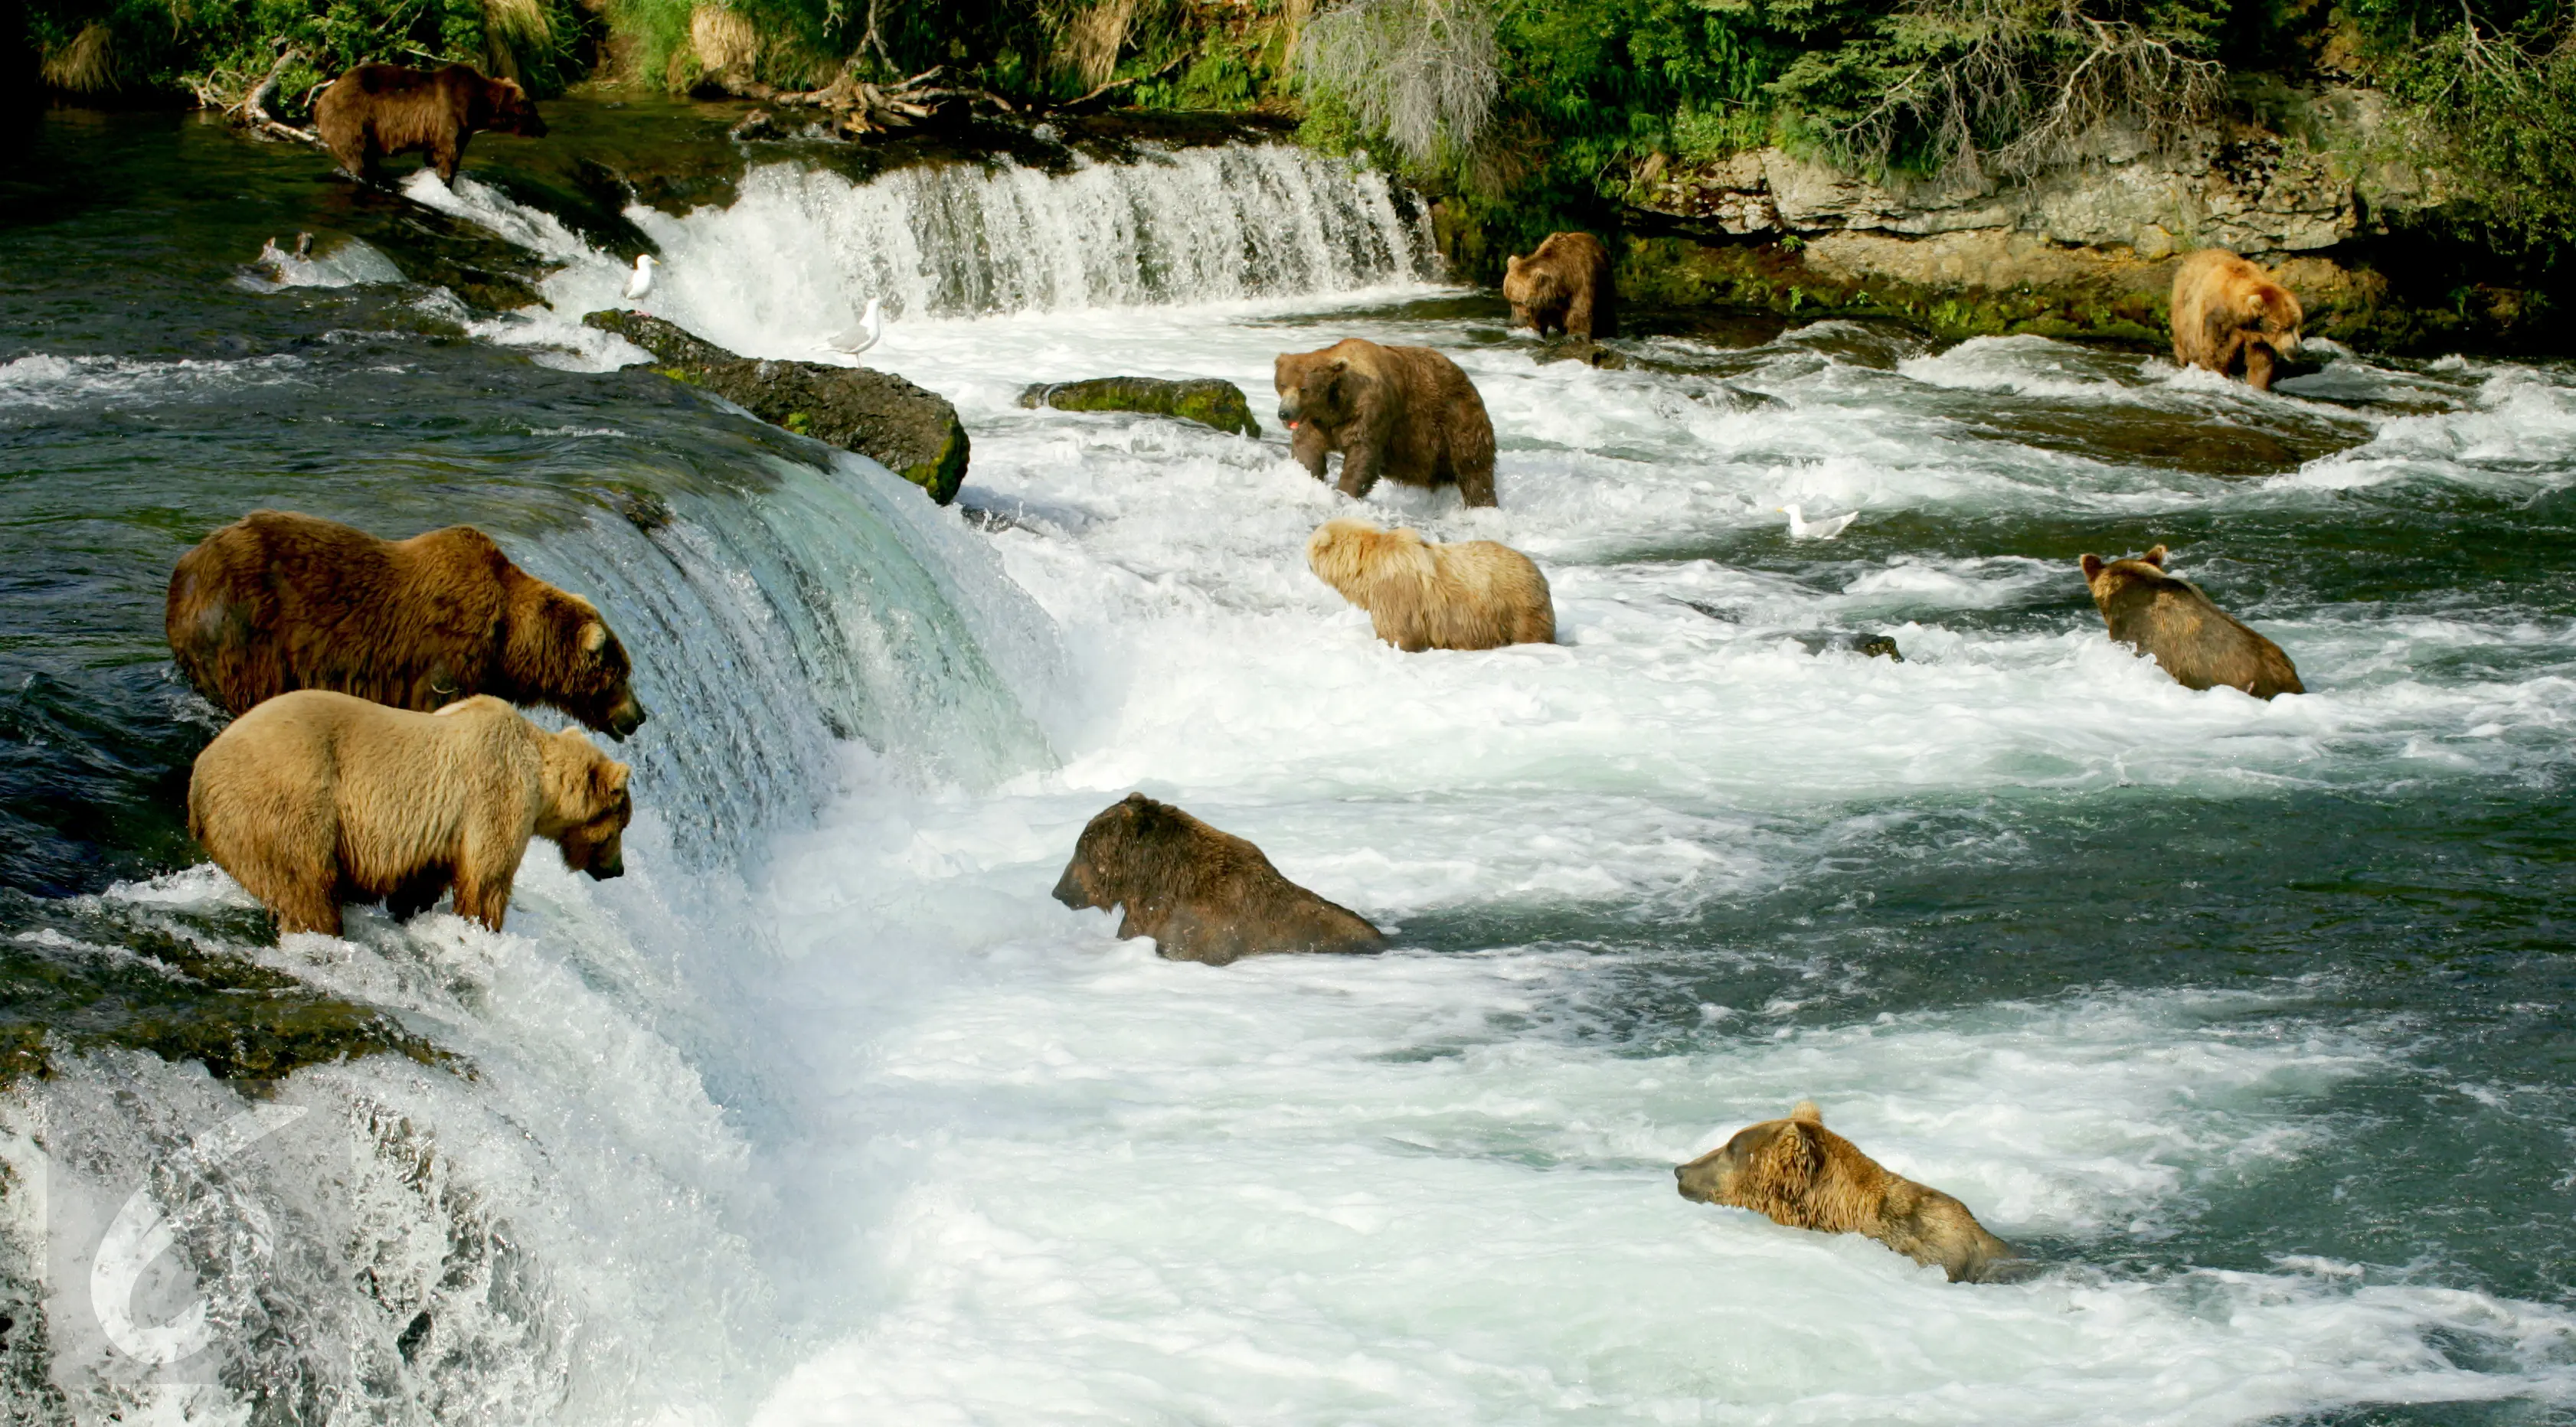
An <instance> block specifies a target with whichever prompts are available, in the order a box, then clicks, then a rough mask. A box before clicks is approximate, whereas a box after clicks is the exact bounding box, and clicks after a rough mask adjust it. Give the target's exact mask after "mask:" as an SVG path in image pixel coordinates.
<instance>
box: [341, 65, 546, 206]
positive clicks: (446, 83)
mask: <svg viewBox="0 0 2576 1427" xmlns="http://www.w3.org/2000/svg"><path fill="white" fill-rule="evenodd" d="M313 129H314V132H316V133H318V134H320V135H321V136H322V143H323V146H324V147H325V148H328V149H329V150H330V151H331V156H332V157H333V158H335V159H338V160H339V161H340V167H342V168H344V169H347V170H348V171H349V174H350V176H351V177H354V178H361V179H370V180H372V179H374V178H376V177H377V162H376V161H377V160H379V159H381V158H384V157H386V156H387V155H390V154H401V153H410V152H413V151H415V150H417V151H420V152H423V153H426V154H428V155H429V163H430V166H431V167H432V168H435V169H437V170H438V176H439V178H440V179H441V180H442V181H444V182H446V183H449V184H453V183H455V182H456V166H457V164H458V163H460V162H462V161H463V160H464V157H465V141H466V140H467V139H469V138H472V137H473V136H474V135H475V133H477V132H478V131H486V132H490V133H495V134H520V135H524V136H525V137H528V138H531V139H537V138H543V137H545V132H546V121H545V120H543V119H541V118H539V117H537V106H536V105H535V104H533V103H531V102H530V101H529V99H528V94H527V91H526V90H524V89H521V88H520V87H519V82H518V81H517V80H515V79H487V78H485V77H484V76H483V75H482V74H481V73H480V72H479V71H477V70H475V69H474V68H473V67H471V66H469V65H462V64H451V65H448V66H446V67H444V68H441V69H429V70H422V69H406V68H404V67H403V66H401V65H395V64H362V65H358V66H356V67H354V68H352V69H350V70H348V71H347V72H346V73H344V74H342V75H341V76H340V77H339V78H338V79H335V80H333V81H331V87H330V88H328V89H325V90H323V91H322V97H321V98H319V99H317V100H315V101H313Z"/></svg>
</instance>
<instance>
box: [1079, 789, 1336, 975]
mask: <svg viewBox="0 0 2576 1427" xmlns="http://www.w3.org/2000/svg"><path fill="white" fill-rule="evenodd" d="M1055 899H1056V900H1057V901H1059V902H1062V903H1064V904H1065V905H1066V906H1068V907H1073V908H1076V909H1081V908H1086V907H1098V908H1102V909H1104V910H1105V909H1107V908H1110V907H1118V906H1123V907H1125V908H1126V912H1125V914H1124V915H1123V916H1122V917H1121V918H1120V920H1119V923H1118V935H1120V936H1121V937H1138V936H1149V937H1152V938H1153V939H1154V950H1155V951H1156V952H1157V953H1159V954H1160V955H1162V956H1163V957H1165V958H1166V959H1168V960H1172V961H1204V962H1206V963H1208V964H1209V965H1211V966H1223V965H1225V964H1226V963H1227V962H1229V961H1235V960H1238V959H1240V958H1243V957H1246V956H1261V955H1266V954H1270V953H1274V952H1294V951H1327V952H1355V951H1375V950H1377V949H1378V947H1379V946H1380V945H1381V944H1383V943H1384V941H1385V937H1384V936H1383V935H1381V934H1380V933H1379V931H1378V929H1377V928H1376V927H1373V926H1371V925H1369V924H1368V922H1367V921H1366V920H1365V919H1363V918H1362V917H1361V916H1360V915H1359V914H1358V913H1357V912H1354V911H1352V910H1350V909H1349V908H1348V907H1343V906H1337V905H1335V904H1334V903H1331V902H1327V901H1325V900H1324V899H1323V898H1321V897H1318V896H1316V895H1315V894H1314V893H1312V892H1309V891H1307V890H1306V889H1305V888H1303V887H1300V886H1298V885H1297V884H1296V883H1294V882H1291V881H1289V880H1288V879H1287V878H1285V877H1282V876H1280V875H1279V869H1278V868H1276V867H1273V866H1271V865H1270V859H1269V858H1267V857H1265V856H1263V855H1262V853H1261V849H1260V848H1258V847H1255V846H1253V845H1252V844H1251V843H1249V842H1246V841H1244V840H1243V839H1242V838H1239V837H1236V836H1235V835H1233V834H1232V833H1226V832H1219V831H1217V830H1216V829H1215V828H1212V827H1210V826H1208V825H1207V824H1206V823H1203V822H1200V821H1199V820H1198V819H1197V818H1194V817H1191V816H1190V815H1189V814H1188V813H1185V812H1183V811H1181V810H1180V809H1179V808H1176V807H1173V806H1172V805H1171V804H1169V803H1161V802H1156V801H1155V800H1154V799H1152V798H1149V797H1146V796H1145V795H1144V794H1142V793H1130V794H1128V795H1127V796H1126V797H1124V798H1122V799H1120V800H1119V801H1117V802H1115V803H1112V804H1110V805H1109V806H1108V807H1107V808H1105V809H1103V810H1102V811H1101V812H1100V814H1099V815H1098V816H1096V817H1094V818H1093V819H1092V820H1091V821H1090V822H1089V823H1087V824H1085V825H1084V826H1083V829H1082V837H1081V838H1080V840H1078V841H1077V842H1075V844H1074V848H1073V860H1072V861H1070V862H1068V863H1066V864H1065V868H1064V875H1063V876H1062V877H1060V878H1058V879H1057V880H1056V884H1055Z"/></svg>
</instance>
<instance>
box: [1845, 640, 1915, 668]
mask: <svg viewBox="0 0 2576 1427" xmlns="http://www.w3.org/2000/svg"><path fill="white" fill-rule="evenodd" d="M1851 647H1852V652H1853V653H1856V654H1866V655H1868V656H1870V657H1871V658H1873V659H1888V660H1893V661H1895V662H1896V663H1899V664H1902V663H1904V662H1905V656H1904V655H1902V654H1899V653H1897V652H1896V639H1895V636H1893V635H1887V634H1863V635H1859V636H1857V637H1855V638H1854V639H1853V640H1852V643H1851Z"/></svg>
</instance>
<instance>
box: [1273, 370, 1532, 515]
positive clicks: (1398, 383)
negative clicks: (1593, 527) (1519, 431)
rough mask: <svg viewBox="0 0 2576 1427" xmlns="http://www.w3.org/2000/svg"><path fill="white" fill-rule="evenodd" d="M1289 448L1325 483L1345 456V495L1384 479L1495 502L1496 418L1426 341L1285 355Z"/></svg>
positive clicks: (1282, 382) (1282, 393) (1284, 416)
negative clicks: (1330, 464)
mask: <svg viewBox="0 0 2576 1427" xmlns="http://www.w3.org/2000/svg"><path fill="white" fill-rule="evenodd" d="M1271 376H1272V381H1273V383H1274V384H1275V385H1276V386H1277V387H1278V388H1279V419H1280V420H1281V421H1283V422H1285V423H1287V426H1288V433H1289V441H1288V448H1289V450H1290V451H1291V452H1292V453H1294V454H1295V456H1296V457H1297V460H1298V461H1299V462H1300V463H1301V464H1303V465H1304V466H1305V468H1306V471H1307V473H1308V474H1309V475H1312V476H1313V477H1314V478H1315V479H1317V480H1319V481H1320V480H1324V479H1325V476H1324V459H1325V457H1326V456H1327V455H1329V454H1330V453H1332V452H1335V451H1339V452H1341V453H1342V482H1341V490H1342V494H1344V495H1346V496H1350V497H1352V498H1354V499H1357V498H1358V497H1361V496H1365V495H1367V494H1368V493H1369V490H1370V488H1371V487H1373V486H1375V485H1376V484H1377V478H1378V477H1380V476H1385V477H1386V478H1388V479H1389V480H1393V481H1398V482H1401V483H1402V484H1404V485H1408V486H1438V485H1446V484H1450V483H1453V482H1454V483H1455V484H1456V485H1457V487H1458V493H1459V494H1460V495H1462V496H1464V497H1466V501H1467V504H1469V505H1492V504H1493V503H1494V423H1493V422H1492V421H1490V420H1488V419H1487V418H1486V416H1485V403H1484V400H1483V399H1482V398H1481V397H1479V396H1477V395H1476V388H1475V385H1474V384H1473V383H1471V382H1469V381H1468V380H1467V374H1466V373H1465V372H1462V371H1460V370H1458V364H1457V363H1456V362H1453V361H1451V360H1449V359H1448V358H1447V357H1444V356H1442V355H1440V354H1439V353H1438V352H1435V351H1432V350H1431V349H1430V348H1428V347H1381V346H1379V345H1378V344H1377V343H1375V342H1371V341H1367V340H1365V339H1363V338H1359V337H1346V338H1344V339H1343V340H1341V341H1339V342H1336V343H1334V344H1333V345H1331V346H1329V347H1326V348H1325V349H1323V350H1322V351H1320V352H1283V353H1281V354H1280V356H1279V360H1278V362H1277V363H1276V364H1275V365H1274V367H1273V370H1272V374H1271Z"/></svg>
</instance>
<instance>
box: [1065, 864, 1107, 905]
mask: <svg viewBox="0 0 2576 1427" xmlns="http://www.w3.org/2000/svg"><path fill="white" fill-rule="evenodd" d="M1054 896H1055V899H1056V900H1057V901H1059V902H1062V903H1064V904H1065V905H1066V906H1068V907H1071V908H1073V909H1074V910H1075V911H1077V912H1078V911H1081V910H1082V909H1084V908H1085V907H1096V906H1099V905H1100V903H1099V902H1098V901H1096V900H1095V899H1093V897H1092V895H1091V887H1090V885H1089V883H1088V879H1086V878H1085V877H1084V876H1083V875H1082V863H1081V862H1080V861H1079V860H1076V861H1074V862H1072V863H1070V864H1068V865H1067V866H1066V867H1065V869H1064V875H1063V876H1061V877H1059V878H1057V879H1055V893H1054Z"/></svg>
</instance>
